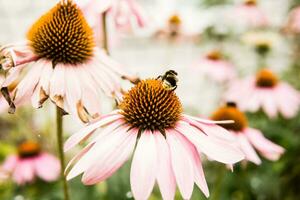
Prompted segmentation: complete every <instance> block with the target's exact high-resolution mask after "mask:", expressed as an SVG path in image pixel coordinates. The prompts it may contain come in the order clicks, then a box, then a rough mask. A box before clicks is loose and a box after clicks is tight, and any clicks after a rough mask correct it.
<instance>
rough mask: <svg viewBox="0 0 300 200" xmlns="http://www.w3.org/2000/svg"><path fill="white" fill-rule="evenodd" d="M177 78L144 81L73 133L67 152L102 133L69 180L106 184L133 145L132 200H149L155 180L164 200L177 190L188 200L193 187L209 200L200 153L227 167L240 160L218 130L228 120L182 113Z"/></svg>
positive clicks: (75, 160) (79, 158) (169, 75)
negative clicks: (109, 110)
mask: <svg viewBox="0 0 300 200" xmlns="http://www.w3.org/2000/svg"><path fill="white" fill-rule="evenodd" d="M176 74H177V73H176V72H175V71H173V70H170V71H168V72H166V73H165V74H164V75H162V76H159V77H158V78H157V79H146V80H142V81H141V82H139V83H138V84H137V85H135V86H134V87H133V88H131V89H130V90H129V91H128V93H126V94H125V95H124V98H123V101H122V102H121V103H120V105H119V109H118V110H115V111H114V112H112V113H110V114H108V115H105V116H102V117H100V118H99V119H97V120H96V121H94V122H93V123H91V124H89V125H87V126H86V127H85V128H83V129H82V130H80V131H79V132H78V133H75V134H73V135H72V136H71V137H70V138H69V139H68V140H67V142H66V143H65V150H66V151H68V150H69V149H71V148H72V147H74V146H75V145H76V144H78V143H79V142H82V141H84V140H86V139H88V138H90V137H91V136H92V135H93V133H95V132H96V131H95V130H96V129H98V128H104V129H103V130H102V131H101V134H99V135H97V136H95V137H94V139H92V141H91V142H90V143H89V144H88V145H87V146H86V147H85V148H84V149H83V150H82V151H81V152H79V153H78V154H77V155H76V156H75V157H74V158H73V159H72V160H71V161H70V163H69V165H68V167H67V169H66V171H67V174H68V175H67V179H71V178H74V177H76V176H78V175H79V174H82V173H83V177H82V182H83V183H84V184H87V185H91V184H95V183H98V182H101V181H104V180H105V179H107V178H109V177H110V176H112V175H113V174H114V173H115V172H116V171H117V170H118V169H119V168H120V167H121V166H122V165H123V164H124V163H125V162H126V161H127V160H128V159H129V158H130V155H131V154H132V153H133V151H134V148H135V146H136V148H135V151H134V155H133V160H132V165H131V172H130V182H131V189H132V193H133V196H134V198H135V199H148V198H149V196H150V194H151V191H152V189H153V187H154V184H155V181H157V183H158V185H159V188H160V191H161V194H162V197H163V199H174V195H175V190H176V185H178V188H179V191H180V193H181V195H182V197H183V199H190V198H191V195H192V192H193V185H194V183H196V184H197V186H198V187H199V188H200V189H201V190H202V192H203V193H204V194H205V196H209V191H208V187H207V183H206V180H205V176H204V172H203V169H202V164H201V157H202V153H203V154H206V155H207V156H208V157H209V158H211V159H213V160H216V161H219V162H221V163H226V164H233V163H236V162H238V161H240V160H242V159H243V157H244V155H243V154H242V152H241V151H240V150H239V148H237V147H236V145H235V144H234V142H233V141H234V138H232V137H231V136H230V135H229V134H228V132H227V131H226V130H225V129H223V128H221V127H220V126H218V125H216V123H227V122H226V121H221V122H220V121H219V122H216V121H210V120H205V119H200V118H196V117H192V116H189V115H185V114H183V113H182V106H181V103H180V100H179V98H178V97H177V96H176V94H175V92H174V90H175V89H176V84H177V81H178V79H177V77H176ZM230 122H231V121H230ZM72 165H73V167H72V169H71V170H70V171H69V169H70V168H71V166H72Z"/></svg>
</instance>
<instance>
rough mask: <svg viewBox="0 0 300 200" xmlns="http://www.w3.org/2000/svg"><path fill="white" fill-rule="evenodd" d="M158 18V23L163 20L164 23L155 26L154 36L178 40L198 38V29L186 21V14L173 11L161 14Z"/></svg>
mask: <svg viewBox="0 0 300 200" xmlns="http://www.w3.org/2000/svg"><path fill="white" fill-rule="evenodd" d="M159 20H160V23H161V21H162V20H164V21H163V22H164V23H162V24H161V25H160V26H158V27H156V29H157V30H156V32H155V37H157V38H159V39H170V40H175V41H179V42H183V41H187V40H191V41H193V40H197V39H199V38H198V36H199V35H200V31H198V30H197V26H195V25H192V23H188V19H187V16H185V15H183V14H180V13H177V12H173V13H169V15H167V16H161V19H159ZM195 27H196V28H195Z"/></svg>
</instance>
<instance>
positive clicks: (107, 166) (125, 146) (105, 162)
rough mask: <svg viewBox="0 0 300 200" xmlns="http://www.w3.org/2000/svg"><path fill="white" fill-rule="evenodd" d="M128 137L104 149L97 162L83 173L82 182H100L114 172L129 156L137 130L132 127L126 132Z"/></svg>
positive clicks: (88, 183)
mask: <svg viewBox="0 0 300 200" xmlns="http://www.w3.org/2000/svg"><path fill="white" fill-rule="evenodd" d="M123 134H128V137H127V138H125V139H124V141H121V140H120V143H119V144H118V145H116V146H115V148H110V149H106V152H105V153H103V154H102V156H101V157H99V159H98V160H97V162H96V163H95V164H94V165H92V166H91V167H89V168H88V169H87V170H86V172H85V173H84V174H83V177H82V182H83V183H84V184H86V185H91V184H95V183H98V182H101V181H103V180H105V179H107V178H108V177H110V176H111V175H112V174H114V173H115V172H116V171H117V170H118V169H119V168H120V167H121V166H122V165H123V164H124V163H125V162H126V161H127V160H128V158H129V157H130V155H131V153H132V152H133V149H134V146H135V143H136V138H137V134H138V130H136V129H132V130H130V131H128V132H126V133H123Z"/></svg>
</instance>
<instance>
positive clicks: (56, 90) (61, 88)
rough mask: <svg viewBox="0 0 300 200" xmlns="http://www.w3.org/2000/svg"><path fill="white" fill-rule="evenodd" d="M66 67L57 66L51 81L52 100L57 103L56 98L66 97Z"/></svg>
mask: <svg viewBox="0 0 300 200" xmlns="http://www.w3.org/2000/svg"><path fill="white" fill-rule="evenodd" d="M65 68H66V67H65V66H64V65H61V64H57V65H56V66H55V68H54V70H53V73H52V76H51V79H50V98H51V99H52V100H54V101H55V98H54V97H55V96H61V97H64V96H65V87H66V78H65Z"/></svg>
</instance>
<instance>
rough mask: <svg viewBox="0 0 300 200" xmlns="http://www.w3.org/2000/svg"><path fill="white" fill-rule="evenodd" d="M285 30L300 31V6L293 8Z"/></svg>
mask: <svg viewBox="0 0 300 200" xmlns="http://www.w3.org/2000/svg"><path fill="white" fill-rule="evenodd" d="M284 30H285V31H286V32H287V33H291V34H299V33H300V6H298V7H295V8H294V9H292V10H291V12H290V13H289V16H288V19H287V23H286V26H285V28H284Z"/></svg>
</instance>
